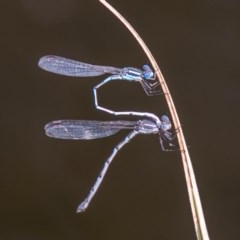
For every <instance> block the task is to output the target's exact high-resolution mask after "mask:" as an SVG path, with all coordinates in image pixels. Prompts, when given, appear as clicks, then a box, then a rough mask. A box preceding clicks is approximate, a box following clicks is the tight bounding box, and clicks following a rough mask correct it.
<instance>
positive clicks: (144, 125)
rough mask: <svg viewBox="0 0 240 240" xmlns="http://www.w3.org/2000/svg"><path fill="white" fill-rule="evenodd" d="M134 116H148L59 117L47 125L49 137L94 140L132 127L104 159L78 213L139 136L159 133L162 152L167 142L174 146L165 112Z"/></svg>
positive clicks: (84, 207)
mask: <svg viewBox="0 0 240 240" xmlns="http://www.w3.org/2000/svg"><path fill="white" fill-rule="evenodd" d="M133 113H134V112H133ZM135 113H136V112H135ZM135 115H137V116H143V117H146V118H145V119H143V120H138V121H87V120H57V121H53V122H50V123H48V124H46V125H45V132H46V135H47V136H49V137H53V138H59V139H71V140H91V139H96V138H103V137H108V136H111V135H113V134H115V133H117V132H119V131H120V130H122V129H131V130H132V131H131V132H130V133H129V134H128V135H127V136H126V137H125V138H124V139H123V140H122V141H121V142H120V143H118V144H117V146H116V147H115V148H114V149H113V152H112V154H111V155H110V156H109V157H108V158H107V160H106V161H105V163H104V166H103V168H102V169H101V171H100V173H99V175H98V177H97V179H96V181H95V183H94V185H93V187H92V188H91V190H90V192H89V193H88V195H87V197H86V198H85V199H84V201H83V202H81V203H80V205H79V206H78V208H77V212H83V211H84V210H86V208H87V207H88V205H89V203H90V201H91V200H92V198H93V196H94V195H95V193H96V191H97V190H98V188H99V186H100V184H101V183H102V181H103V178H104V176H105V174H106V172H107V170H108V167H109V165H110V163H111V162H112V161H113V159H114V157H115V156H116V154H117V153H118V151H119V150H120V149H121V148H122V147H123V146H124V145H125V144H127V143H128V142H129V141H130V140H131V139H132V138H134V137H135V136H136V135H138V134H158V135H159V140H160V144H161V148H162V150H163V151H167V150H168V149H166V148H165V146H164V145H165V144H167V146H169V147H172V146H174V145H173V143H172V141H173V138H174V136H173V135H172V133H171V132H170V129H171V127H172V124H171V121H170V120H169V118H168V117H167V116H166V115H162V116H161V118H160V119H159V118H158V117H157V116H156V115H154V114H151V113H136V114H135Z"/></svg>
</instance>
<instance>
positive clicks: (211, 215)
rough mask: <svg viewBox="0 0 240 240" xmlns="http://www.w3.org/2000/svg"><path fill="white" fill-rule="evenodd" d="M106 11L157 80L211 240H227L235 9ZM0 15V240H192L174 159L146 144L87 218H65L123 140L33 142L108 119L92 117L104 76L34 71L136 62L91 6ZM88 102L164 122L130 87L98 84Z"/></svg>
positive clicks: (157, 107)
mask: <svg viewBox="0 0 240 240" xmlns="http://www.w3.org/2000/svg"><path fill="white" fill-rule="evenodd" d="M110 3H111V4H112V5H113V6H114V7H115V8H117V9H118V10H119V11H120V12H121V13H122V14H123V15H124V16H125V17H126V18H127V19H128V20H129V21H130V23H131V24H132V25H133V26H134V27H135V28H136V30H137V31H138V33H139V34H140V35H141V36H142V37H143V39H144V40H145V41H146V43H147V45H148V46H149V48H150V50H151V51H152V53H153V55H154V56H155V58H156V59H157V61H158V63H159V65H160V67H161V69H162V72H163V74H164V76H165V78H166V80H167V83H168V85H169V88H170V91H171V93H172V95H173V99H174V101H175V104H176V106H177V110H178V113H179V117H180V120H181V123H182V125H183V130H184V133H185V137H186V140H187V144H188V145H189V146H190V154H191V157H192V161H193V166H194V170H195V173H196V178H197V182H198V186H199V191H200V196H201V199H202V204H203V208H204V213H205V217H206V221H207V227H208V230H209V234H210V237H211V239H218V240H220V239H221V240H226V239H239V216H240V207H239V202H240V194H239V191H240V186H239V185H240V181H239V178H240V177H239V170H240V161H239V160H240V159H239V152H238V148H239V140H238V130H239V125H238V123H239V100H240V96H239V87H240V83H239V79H240V73H239V65H240V63H239V55H240V51H239V42H240V29H239V26H240V15H239V7H240V4H239V2H238V1H231V0H228V1H226V0H203V1H188V0H184V1H176V0H175V1H159V0H148V1H147V2H146V1H137V0H135V1H119V0H112V1H110ZM0 11H1V14H0V31H1V40H0V43H1V45H0V46H1V58H0V70H1V71H0V74H1V75H0V77H1V81H0V83H1V87H0V89H1V94H0V96H1V101H0V102H1V108H0V109H1V115H2V117H1V151H0V154H1V158H0V159H1V167H0V191H1V197H0V239H1V240H17V239H18V240H30V239H31V240H32V239H34V240H53V239H54V240H55V239H56V240H63V239H64V240H65V239H68V240H69V239H73V240H75V239H84V240H91V239H105V240H108V239H119V240H120V239H121V240H122V239H139V240H140V239H142V240H145V239H185V240H187V239H195V232H194V226H193V221H192V215H191V210H190V204H189V200H188V194H187V189H186V184H185V179H184V174H183V167H182V162H181V159H180V154H179V152H171V153H169V152H167V153H166V152H162V151H161V149H160V146H159V141H158V138H157V136H154V135H149V136H143V135H141V136H138V137H137V138H135V139H134V140H133V141H132V142H131V143H129V144H128V145H127V146H126V147H125V148H123V150H122V151H121V152H120V153H119V154H118V155H117V157H116V159H115V161H114V163H113V164H112V166H111V168H110V171H109V172H108V174H107V176H106V178H105V181H104V183H103V185H102V186H101V188H100V190H99V192H98V193H97V195H96V197H95V198H94V200H93V202H92V203H91V205H90V207H89V209H88V210H87V211H86V212H85V213H84V214H76V213H75V209H76V207H77V205H78V203H79V202H80V201H81V200H83V199H84V197H85V196H86V194H87V193H88V191H89V189H90V187H91V186H92V183H93V181H94V180H95V178H96V176H97V174H98V171H99V169H100V168H101V166H102V164H103V162H104V161H105V159H106V158H107V157H108V156H109V154H110V152H111V151H112V149H113V147H114V146H115V145H116V144H117V143H118V142H119V141H121V140H122V139H123V138H124V137H125V136H126V134H127V131H123V132H121V133H119V134H116V135H115V136H112V137H109V138H105V139H99V140H93V141H63V140H62V141H61V140H57V139H50V138H48V137H46V136H45V134H44V130H43V127H44V125H45V124H46V123H47V122H49V121H51V120H57V119H91V120H111V119H112V120H114V119H117V118H116V117H113V116H110V115H108V114H106V113H103V112H100V111H96V110H95V109H94V104H93V95H92V87H93V86H94V85H96V84H97V83H99V82H100V81H101V80H102V79H103V76H100V77H95V78H83V79H76V78H68V77H64V76H59V75H54V74H51V73H48V72H44V71H42V70H41V69H39V68H38V67H37V62H38V59H39V58H40V57H41V56H43V55H46V54H55V55H60V56H65V57H68V58H72V59H76V60H80V61H85V62H89V63H92V64H99V65H112V66H117V67H124V66H135V67H141V66H142V65H143V64H144V63H148V60H147V58H146V56H145V55H144V53H143V52H142V50H141V48H140V47H139V46H138V44H137V43H136V41H135V40H134V39H133V38H132V36H131V35H130V34H129V32H128V31H127V30H126V29H125V28H124V27H123V26H122V24H121V23H120V22H119V21H117V20H116V18H115V17H113V15H112V14H111V13H109V12H108V11H107V10H106V9H105V8H104V7H103V6H102V5H101V4H100V3H99V2H98V1H97V0H95V1H93V0H61V1H60V0H59V1H56V0H55V1H54V0H52V1H47V0H45V1H39V0H16V1H2V2H1V10H0ZM99 96H100V101H101V104H102V105H103V106H108V107H109V108H112V109H115V110H135V111H147V112H152V113H155V114H157V115H159V116H160V115H161V114H163V113H164V114H169V113H168V109H167V106H166V103H165V100H164V97H163V96H155V97H147V96H146V95H145V93H144V92H143V90H142V88H141V86H140V85H139V84H137V83H132V84H130V83H127V82H120V81H116V82H112V83H109V84H108V85H106V86H105V87H104V88H103V89H101V91H99ZM122 119H126V120H128V119H129V120H130V119H135V118H130V117H125V118H124V117H122Z"/></svg>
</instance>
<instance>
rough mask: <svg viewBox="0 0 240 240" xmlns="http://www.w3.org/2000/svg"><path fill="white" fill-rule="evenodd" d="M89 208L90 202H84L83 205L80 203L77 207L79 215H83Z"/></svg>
mask: <svg viewBox="0 0 240 240" xmlns="http://www.w3.org/2000/svg"><path fill="white" fill-rule="evenodd" d="M87 206H88V202H86V200H84V201H83V202H82V203H80V204H79V205H78V207H77V213H82V212H84V211H85V210H86V209H87Z"/></svg>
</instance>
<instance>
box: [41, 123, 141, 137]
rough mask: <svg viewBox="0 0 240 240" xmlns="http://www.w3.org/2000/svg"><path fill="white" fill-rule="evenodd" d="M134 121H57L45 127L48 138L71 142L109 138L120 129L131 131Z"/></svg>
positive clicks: (134, 124)
mask: <svg viewBox="0 0 240 240" xmlns="http://www.w3.org/2000/svg"><path fill="white" fill-rule="evenodd" d="M136 124H137V122H135V121H104V122H103V121H88V120H57V121H53V122H50V123H48V124H46V125H45V127H44V128H45V133H46V135H47V136H49V137H53V138H60V139H73V140H78V139H79V140H90V139H95V138H103V137H108V136H111V135H113V134H115V133H117V132H119V131H120V130H121V129H133V128H134V127H135V126H136Z"/></svg>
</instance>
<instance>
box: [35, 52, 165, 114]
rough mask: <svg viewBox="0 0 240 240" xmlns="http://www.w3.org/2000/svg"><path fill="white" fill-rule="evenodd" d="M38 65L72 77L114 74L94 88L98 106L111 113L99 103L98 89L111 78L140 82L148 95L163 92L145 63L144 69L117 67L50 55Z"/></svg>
mask: <svg viewBox="0 0 240 240" xmlns="http://www.w3.org/2000/svg"><path fill="white" fill-rule="evenodd" d="M38 66H39V67H40V68H42V69H44V70H46V71H49V72H52V73H56V74H60V75H65V76H71V77H93V76H99V75H103V74H112V75H110V76H109V77H107V78H106V79H104V80H103V81H102V82H100V83H99V84H97V85H96V86H95V87H94V88H93V93H94V100H95V105H96V108H97V109H100V110H102V111H105V112H109V113H111V110H108V109H106V108H103V107H100V106H99V105H98V101H97V92H96V91H97V89H98V88H99V87H101V86H103V85H104V84H105V83H107V82H109V81H111V80H126V81H129V82H133V81H134V82H140V84H141V85H142V87H143V89H144V91H145V93H146V94H147V95H148V96H152V95H157V94H160V93H161V91H160V84H159V82H158V81H157V80H156V74H155V73H154V72H153V71H152V70H151V68H150V67H149V66H148V65H147V64H145V65H143V67H142V69H139V68H134V67H124V68H116V67H109V66H98V65H91V64H88V63H83V62H79V61H75V60H71V59H67V58H64V57H59V56H52V55H48V56H44V57H41V58H40V60H39V62H38Z"/></svg>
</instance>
